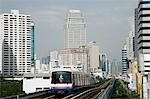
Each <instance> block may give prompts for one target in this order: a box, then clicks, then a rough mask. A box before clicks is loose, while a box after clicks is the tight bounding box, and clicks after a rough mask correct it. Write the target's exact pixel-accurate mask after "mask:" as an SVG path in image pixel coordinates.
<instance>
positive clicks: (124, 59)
mask: <svg viewBox="0 0 150 99" xmlns="http://www.w3.org/2000/svg"><path fill="white" fill-rule="evenodd" d="M127 70H128V58H127V46H126V43H125V44H124V46H123V49H122V74H123V75H124V76H126V75H127Z"/></svg>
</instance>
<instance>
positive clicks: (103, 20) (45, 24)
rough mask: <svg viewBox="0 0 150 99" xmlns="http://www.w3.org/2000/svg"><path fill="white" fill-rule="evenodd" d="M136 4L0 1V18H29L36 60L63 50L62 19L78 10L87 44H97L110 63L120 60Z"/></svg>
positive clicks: (123, 0) (117, 0)
mask: <svg viewBox="0 0 150 99" xmlns="http://www.w3.org/2000/svg"><path fill="white" fill-rule="evenodd" d="M138 1H139V0H0V7H1V8H0V14H1V13H3V12H7V13H10V10H11V9H17V10H20V13H25V14H30V15H31V18H32V20H33V21H34V23H35V43H36V46H35V47H36V54H37V56H38V57H39V58H41V57H43V56H46V55H48V54H49V51H51V50H57V49H61V48H63V47H64V43H63V42H64V40H63V39H64V31H63V25H64V19H65V15H66V13H67V12H68V10H70V9H77V10H81V12H82V13H83V15H84V17H85V21H86V33H87V43H88V42H90V41H96V42H97V43H98V44H99V46H100V51H101V52H104V53H107V56H108V57H109V58H110V59H113V58H115V59H118V60H121V48H122V45H123V42H124V40H125V38H126V36H127V34H128V32H129V31H130V30H131V23H132V22H131V19H132V18H133V17H134V8H135V7H137V4H138Z"/></svg>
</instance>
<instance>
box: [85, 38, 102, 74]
mask: <svg viewBox="0 0 150 99" xmlns="http://www.w3.org/2000/svg"><path fill="white" fill-rule="evenodd" d="M88 50H89V64H90V68H89V69H90V72H93V73H94V72H97V71H98V69H99V67H100V61H99V58H100V57H99V55H100V53H99V51H100V49H99V46H98V45H97V43H96V42H95V41H92V42H90V43H89V44H88Z"/></svg>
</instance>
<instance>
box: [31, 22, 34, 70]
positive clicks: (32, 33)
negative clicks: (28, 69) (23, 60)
mask: <svg viewBox="0 0 150 99" xmlns="http://www.w3.org/2000/svg"><path fill="white" fill-rule="evenodd" d="M34 57H35V47H34V23H33V22H32V23H31V65H32V67H35V58H34Z"/></svg>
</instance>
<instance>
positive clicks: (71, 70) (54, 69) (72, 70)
mask: <svg viewBox="0 0 150 99" xmlns="http://www.w3.org/2000/svg"><path fill="white" fill-rule="evenodd" d="M55 71H69V72H83V71H79V70H78V69H76V68H61V67H60V68H53V69H52V72H55Z"/></svg>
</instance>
